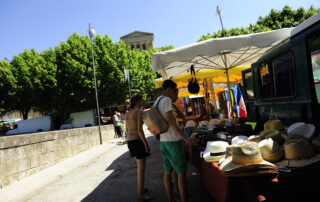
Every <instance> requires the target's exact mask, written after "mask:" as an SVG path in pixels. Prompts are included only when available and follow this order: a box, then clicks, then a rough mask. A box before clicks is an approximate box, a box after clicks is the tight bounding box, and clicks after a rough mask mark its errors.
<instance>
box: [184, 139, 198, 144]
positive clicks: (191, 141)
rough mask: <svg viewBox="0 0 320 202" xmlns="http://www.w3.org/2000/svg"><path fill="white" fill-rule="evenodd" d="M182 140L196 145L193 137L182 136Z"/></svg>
mask: <svg viewBox="0 0 320 202" xmlns="http://www.w3.org/2000/svg"><path fill="white" fill-rule="evenodd" d="M184 141H185V142H186V143H187V144H191V145H198V143H197V141H196V140H195V139H192V138H190V137H185V138H184Z"/></svg>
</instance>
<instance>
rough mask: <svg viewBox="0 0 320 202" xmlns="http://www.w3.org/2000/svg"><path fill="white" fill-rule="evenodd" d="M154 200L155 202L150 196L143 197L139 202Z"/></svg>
mask: <svg viewBox="0 0 320 202" xmlns="http://www.w3.org/2000/svg"><path fill="white" fill-rule="evenodd" d="M152 200H153V197H152V196H148V195H143V197H142V198H138V201H139V202H145V201H152Z"/></svg>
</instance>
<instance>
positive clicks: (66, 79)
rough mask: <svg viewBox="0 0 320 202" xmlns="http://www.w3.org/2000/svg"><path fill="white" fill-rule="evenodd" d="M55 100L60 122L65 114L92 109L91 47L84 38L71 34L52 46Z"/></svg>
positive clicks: (93, 98)
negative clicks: (55, 45)
mask: <svg viewBox="0 0 320 202" xmlns="http://www.w3.org/2000/svg"><path fill="white" fill-rule="evenodd" d="M55 55H56V64H57V72H56V80H57V100H56V106H55V107H56V108H57V112H58V117H59V119H61V121H63V120H65V119H66V118H67V116H68V114H69V113H71V112H77V111H83V110H87V109H94V108H95V97H94V84H93V72H92V63H91V62H90V59H91V45H90V39H89V37H88V36H82V37H81V36H79V35H78V34H76V33H74V34H72V35H71V36H70V37H69V38H68V40H67V42H66V43H65V42H61V43H60V44H59V46H57V47H55Z"/></svg>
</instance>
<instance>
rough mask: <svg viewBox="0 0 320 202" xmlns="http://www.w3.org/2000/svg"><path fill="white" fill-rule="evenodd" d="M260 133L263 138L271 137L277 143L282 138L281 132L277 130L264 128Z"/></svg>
mask: <svg viewBox="0 0 320 202" xmlns="http://www.w3.org/2000/svg"><path fill="white" fill-rule="evenodd" d="M260 135H263V136H264V137H265V138H272V139H273V140H274V141H276V142H277V143H278V144H281V143H282V142H283V140H284V138H283V137H282V135H281V133H280V132H279V131H278V130H265V131H261V132H260Z"/></svg>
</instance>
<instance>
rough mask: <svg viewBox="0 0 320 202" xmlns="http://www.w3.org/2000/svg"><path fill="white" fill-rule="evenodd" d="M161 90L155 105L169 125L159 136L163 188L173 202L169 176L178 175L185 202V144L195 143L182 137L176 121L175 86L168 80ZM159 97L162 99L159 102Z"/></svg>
mask: <svg viewBox="0 0 320 202" xmlns="http://www.w3.org/2000/svg"><path fill="white" fill-rule="evenodd" d="M162 90H163V91H162V95H161V96H160V97H158V99H157V100H156V101H155V103H157V102H159V104H158V108H159V111H160V113H161V115H162V116H163V117H164V118H165V119H166V120H167V121H168V124H169V129H168V131H167V132H165V133H162V134H160V150H161V153H162V160H163V163H164V186H165V189H166V193H167V196H168V199H169V201H173V197H172V193H171V175H172V172H173V171H175V172H176V173H177V175H178V187H179V193H180V199H181V201H182V202H185V201H187V182H186V170H187V154H186V144H185V143H186V142H187V143H189V144H194V143H195V142H194V141H193V140H192V139H191V138H189V137H187V136H186V135H184V133H183V132H182V130H181V128H180V127H179V125H178V123H177V121H176V114H175V113H174V109H173V106H172V103H174V102H175V101H176V100H177V99H178V89H177V84H176V83H175V82H174V81H172V80H170V79H169V80H165V81H164V82H163V84H162ZM161 97H162V99H161V100H159V99H160V98H161ZM173 179H174V177H173Z"/></svg>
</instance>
